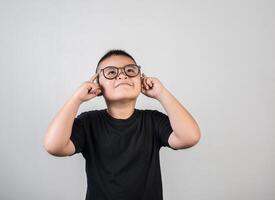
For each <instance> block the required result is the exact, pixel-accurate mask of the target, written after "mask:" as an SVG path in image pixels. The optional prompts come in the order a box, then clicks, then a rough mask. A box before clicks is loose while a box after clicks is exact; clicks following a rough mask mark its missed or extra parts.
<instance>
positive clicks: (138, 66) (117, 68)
mask: <svg viewBox="0 0 275 200" xmlns="http://www.w3.org/2000/svg"><path fill="white" fill-rule="evenodd" d="M133 65H134V66H136V67H137V68H138V73H137V75H138V74H139V73H140V68H141V66H140V65H137V64H127V65H125V66H123V67H120V68H121V69H122V70H123V72H124V74H125V75H126V76H129V75H128V74H127V73H126V71H125V68H126V67H127V66H133ZM108 67H113V68H115V69H116V70H117V75H116V76H115V77H114V78H108V77H106V76H105V73H104V69H106V68H108ZM120 68H119V67H116V66H112V65H110V66H107V67H104V68H103V69H100V70H99V73H100V72H101V71H103V76H104V77H105V78H106V79H108V80H112V79H115V78H117V77H118V75H119V69H120ZM137 75H135V76H129V77H136V76H137Z"/></svg>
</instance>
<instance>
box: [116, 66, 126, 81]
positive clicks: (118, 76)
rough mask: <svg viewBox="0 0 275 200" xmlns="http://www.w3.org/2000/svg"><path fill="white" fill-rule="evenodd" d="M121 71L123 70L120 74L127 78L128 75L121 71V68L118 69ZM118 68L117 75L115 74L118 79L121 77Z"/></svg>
mask: <svg viewBox="0 0 275 200" xmlns="http://www.w3.org/2000/svg"><path fill="white" fill-rule="evenodd" d="M119 70H120V71H121V72H123V73H122V74H123V76H122V77H124V78H128V76H127V75H126V74H125V73H124V71H123V69H122V68H121V69H119ZM119 70H118V75H117V78H118V79H121V76H120V74H121V72H120V71H119Z"/></svg>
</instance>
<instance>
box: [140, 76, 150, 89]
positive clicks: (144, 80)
mask: <svg viewBox="0 0 275 200" xmlns="http://www.w3.org/2000/svg"><path fill="white" fill-rule="evenodd" d="M142 83H143V85H144V87H145V89H147V90H148V89H149V86H148V85H147V83H146V78H144V79H143V81H142Z"/></svg>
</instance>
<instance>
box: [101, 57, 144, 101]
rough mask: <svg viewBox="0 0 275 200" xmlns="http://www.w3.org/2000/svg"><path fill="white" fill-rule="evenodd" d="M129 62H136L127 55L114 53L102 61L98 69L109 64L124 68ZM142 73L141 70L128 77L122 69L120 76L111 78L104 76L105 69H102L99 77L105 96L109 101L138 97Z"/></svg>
mask: <svg viewBox="0 0 275 200" xmlns="http://www.w3.org/2000/svg"><path fill="white" fill-rule="evenodd" d="M128 64H135V62H134V61H133V60H132V59H131V58H129V57H126V56H119V55H113V56H111V57H109V58H107V59H105V60H103V61H102V62H101V63H100V65H99V67H98V71H100V69H104V68H105V67H107V66H116V67H118V68H122V67H124V66H125V65H128ZM140 74H141V73H140V72H139V74H138V75H137V76H135V77H128V76H127V75H126V74H125V73H124V71H123V70H122V69H120V70H119V74H118V76H117V77H116V78H114V79H112V80H109V79H106V78H105V77H104V75H103V71H102V70H101V71H100V73H99V77H98V78H99V85H100V87H101V90H102V94H103V96H104V98H105V99H106V100H109V101H116V100H126V99H136V98H137V97H138V95H139V94H140V92H141V75H140ZM121 83H124V84H121Z"/></svg>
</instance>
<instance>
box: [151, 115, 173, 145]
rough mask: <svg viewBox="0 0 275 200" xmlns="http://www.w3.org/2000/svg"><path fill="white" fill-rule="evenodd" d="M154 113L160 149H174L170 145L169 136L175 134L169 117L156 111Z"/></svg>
mask: <svg viewBox="0 0 275 200" xmlns="http://www.w3.org/2000/svg"><path fill="white" fill-rule="evenodd" d="M153 113H154V114H153V117H154V122H155V123H154V124H155V130H156V135H157V138H158V141H159V144H160V148H161V147H162V146H164V147H166V146H167V147H169V148H172V147H171V146H170V145H169V143H168V139H169V136H170V134H171V133H172V132H173V129H172V127H171V124H170V120H169V118H168V116H167V115H166V114H164V113H162V112H159V111H157V110H154V112H153ZM172 149H173V148H172Z"/></svg>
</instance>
